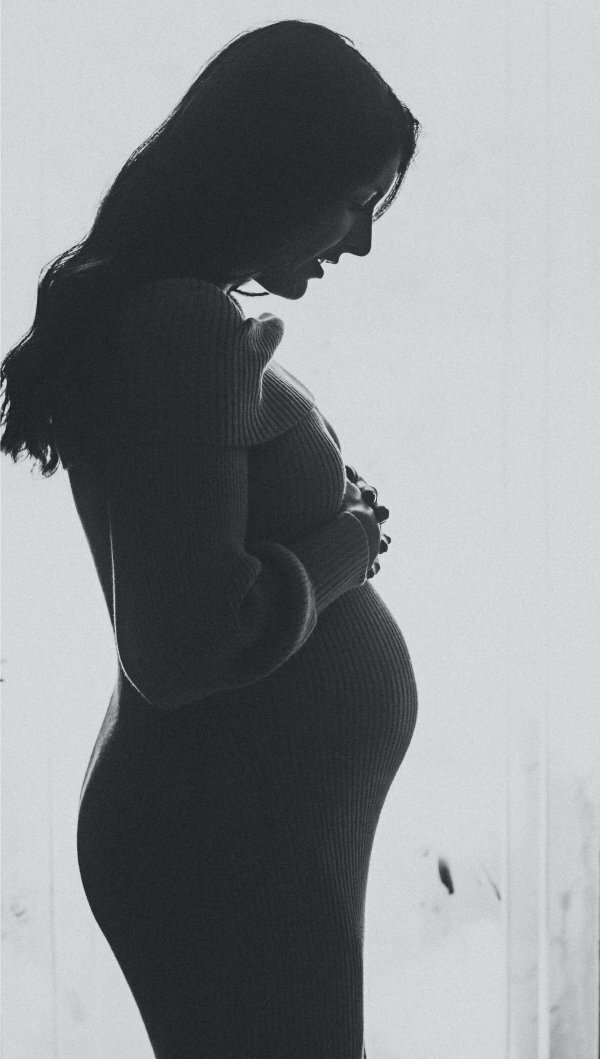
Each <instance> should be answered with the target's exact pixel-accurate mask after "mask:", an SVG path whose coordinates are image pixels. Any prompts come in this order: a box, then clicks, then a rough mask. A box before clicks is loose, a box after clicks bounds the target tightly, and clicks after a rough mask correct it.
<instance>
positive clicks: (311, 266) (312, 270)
mask: <svg viewBox="0 0 600 1059" xmlns="http://www.w3.org/2000/svg"><path fill="white" fill-rule="evenodd" d="M401 161H402V154H398V155H396V156H395V157H394V158H392V159H391V160H390V161H389V162H388V163H387V164H386V165H385V166H384V167H383V169H381V170H380V171H379V172H378V173H376V174H375V175H374V176H373V179H372V180H371V181H368V182H367V183H366V184H361V185H360V186H358V187H356V188H354V190H353V191H351V192H349V193H348V195H347V196H346V197H345V198H344V199H342V200H340V202H339V204H337V205H336V206H334V207H332V208H331V209H329V210H328V211H327V213H326V214H324V215H323V216H322V217H321V218H320V219H319V220H318V221H317V222H316V223H315V224H314V225H312V226H311V227H310V228H309V229H307V230H305V231H304V232H303V233H302V235H299V236H297V237H295V238H294V239H293V240H290V241H289V242H288V244H287V245H286V247H285V248H284V249H282V251H281V253H280V255H278V260H277V262H275V263H273V264H271V265H270V267H269V269H268V271H266V272H259V273H254V274H253V275H252V276H250V277H249V279H254V280H255V281H256V282H257V283H260V285H261V287H264V288H265V290H268V291H269V292H270V293H271V294H278V295H279V296H280V297H282V298H289V299H293V300H296V299H297V298H301V297H302V295H303V294H305V293H306V288H307V286H308V281H309V279H311V278H317V277H319V276H321V275H322V269H321V267H320V265H319V262H318V258H327V259H328V260H330V261H335V262H337V260H338V259H339V258H340V257H341V255H342V254H356V256H357V257H365V255H366V254H368V253H369V251H370V249H371V230H372V226H373V210H374V208H375V206H376V205H377V203H378V202H379V200H380V199H381V198H383V196H384V195H385V194H386V193H387V192H388V191H389V189H390V187H391V185H392V183H393V181H394V178H395V176H396V173H397V171H398V168H399V166H400V162H401ZM235 285H237V284H228V286H227V287H226V288H225V289H226V290H228V289H229V288H230V287H231V286H235Z"/></svg>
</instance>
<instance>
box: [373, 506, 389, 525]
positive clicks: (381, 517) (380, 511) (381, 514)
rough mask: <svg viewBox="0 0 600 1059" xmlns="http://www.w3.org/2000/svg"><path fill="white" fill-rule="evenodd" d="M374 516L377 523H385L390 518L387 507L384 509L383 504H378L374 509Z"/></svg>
mask: <svg viewBox="0 0 600 1059" xmlns="http://www.w3.org/2000/svg"><path fill="white" fill-rule="evenodd" d="M375 516H376V518H377V521H378V522H387V520H388V519H389V517H390V513H389V511H388V509H387V507H385V506H384V505H383V504H379V505H378V506H377V507H376V508H375Z"/></svg>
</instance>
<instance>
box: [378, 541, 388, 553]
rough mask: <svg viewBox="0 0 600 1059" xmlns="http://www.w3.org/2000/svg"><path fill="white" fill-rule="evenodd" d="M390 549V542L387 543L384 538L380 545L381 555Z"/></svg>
mask: <svg viewBox="0 0 600 1059" xmlns="http://www.w3.org/2000/svg"><path fill="white" fill-rule="evenodd" d="M388 547H389V546H388V542H387V541H385V540H383V538H382V539H381V543H380V545H379V551H380V553H381V552H387V550H388Z"/></svg>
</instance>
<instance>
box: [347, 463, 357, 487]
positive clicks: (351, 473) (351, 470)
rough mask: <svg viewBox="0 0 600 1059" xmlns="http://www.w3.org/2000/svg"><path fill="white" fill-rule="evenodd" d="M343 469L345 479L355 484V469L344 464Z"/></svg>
mask: <svg viewBox="0 0 600 1059" xmlns="http://www.w3.org/2000/svg"><path fill="white" fill-rule="evenodd" d="M345 467H346V477H347V478H349V479H350V481H351V482H354V483H355V484H356V482H357V480H358V471H357V470H356V467H353V466H352V464H351V463H347V464H345Z"/></svg>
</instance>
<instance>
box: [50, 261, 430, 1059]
mask: <svg viewBox="0 0 600 1059" xmlns="http://www.w3.org/2000/svg"><path fill="white" fill-rule="evenodd" d="M113 332H114V333H112V336H111V339H112V340H111V346H112V348H113V350H116V351H117V355H116V356H113V357H112V358H111V360H110V366H109V370H108V371H106V375H105V380H104V383H103V384H102V386H99V387H98V391H97V397H98V407H102V408H103V410H104V411H103V416H104V418H103V420H102V429H103V431H104V436H103V445H102V447H101V448H100V450H98V448H97V447H96V448H94V446H93V445H90V446H88V448H89V451H86V445H85V443H81V438H79V439H77V438H76V437H75V435H74V434H70V433H69V424H68V417H66V418H65V419H64V420H63V422H58V421H57V422H56V424H55V426H56V440H57V442H58V445H59V453H60V455H61V460H62V463H63V465H64V466H65V467H66V468H67V469H68V471H69V478H70V483H71V489H72V492H73V497H74V501H75V504H76V507H77V511H78V513H79V517H80V519H81V523H82V526H83V529H84V531H85V534H86V537H87V540H88V543H89V546H90V550H91V553H92V556H93V560H94V563H95V567H96V571H97V573H98V577H99V580H100V584H101V586H102V590H103V594H104V597H105V600H106V605H107V608H108V613H109V616H110V620H111V624H112V628H113V632H114V638H115V645H116V649H117V656H118V665H117V667H116V668H117V679H116V683H115V688H114V691H113V694H112V697H111V699H110V703H109V706H108V711H107V714H106V716H105V719H104V722H103V724H102V728H101V730H100V733H99V735H98V738H97V741H96V744H95V747H94V750H93V753H92V756H91V759H90V762H89V765H88V770H87V773H86V776H85V780H84V783H83V788H82V792H81V802H80V810H79V820H78V833H77V852H78V859H79V868H80V873H81V879H82V882H83V886H84V889H85V893H86V896H87V899H88V901H89V904H90V907H91V910H92V912H93V914H94V917H95V919H96V921H97V923H98V925H99V927H100V929H101V930H102V932H103V933H104V935H105V937H106V939H107V941H108V943H109V944H110V946H111V948H112V950H113V952H114V955H115V957H116V959H117V960H118V962H119V965H120V967H121V969H122V971H123V974H124V976H125V979H126V981H127V983H128V985H129V987H130V989H131V991H132V994H133V996H134V998H135V1001H136V1003H137V1005H138V1007H139V1011H140V1013H141V1017H142V1019H143V1021H144V1024H145V1027H146V1030H147V1032H148V1036H149V1038H150V1041H151V1044H152V1047H153V1049H154V1053H155V1055H156V1056H158V1057H161V1059H192V1057H193V1059H362V1056H363V1054H364V1039H363V935H364V911H365V892H366V884H367V873H368V866H369V858H370V854H371V848H372V843H373V838H374V833H375V829H376V826H377V821H378V818H379V815H380V812H381V809H382V806H383V803H384V800H385V797H386V794H387V792H388V789H389V787H390V784H391V782H392V780H393V779H394V776H395V774H396V772H397V770H398V768H399V766H400V764H401V762H402V759H403V757H404V755H405V753H406V751H407V748H408V746H409V744H410V741H411V738H412V734H413V731H414V727H415V722H416V716H417V691H416V686H415V679H414V674H413V669H412V666H411V662H410V658H409V654H408V651H407V648H406V644H405V642H404V639H403V636H402V633H401V631H400V629H399V627H398V625H397V624H396V621H395V620H394V618H393V616H392V614H391V613H390V611H389V609H388V608H387V606H386V604H385V603H384V601H383V600H382V598H381V597H380V596H379V594H378V592H377V590H376V588H375V587H374V585H373V582H372V581H371V580H367V579H366V573H367V568H368V564H369V551H368V545H367V539H366V535H365V532H364V530H363V527H362V525H361V523H360V521H359V520H358V519H357V518H356V517H355V516H354V515H353V514H352V513H350V512H347V511H341V510H340V509H341V506H342V498H343V494H344V488H345V471H344V459H343V456H342V454H341V452H340V447H339V442H338V439H337V436H336V434H335V432H334V430H333V428H332V427H331V426H330V425H329V424H328V422H327V421H326V420H325V419H324V417H323V415H322V414H321V412H320V411H319V409H318V408H317V406H316V403H315V398H314V396H313V394H312V393H311V392H310V391H309V390H308V389H307V388H306V387H305V386H303V385H302V384H301V383H300V382H299V381H298V380H297V379H296V378H294V376H293V375H291V374H290V373H289V372H288V371H286V369H285V368H284V367H283V366H282V365H281V364H280V363H278V361H276V360H275V359H273V354H274V353H275V350H276V348H277V346H278V345H279V343H280V341H281V338H282V335H283V323H282V321H281V320H280V319H279V318H278V317H275V316H273V315H272V314H270V313H263V314H262V315H261V316H260V317H259V318H258V319H254V318H248V319H246V318H245V317H244V315H243V313H242V311H241V309H240V308H239V306H238V305H237V303H236V302H235V301H234V299H233V298H231V297H230V296H229V295H227V294H225V293H224V292H223V291H222V290H220V289H219V288H218V287H216V286H214V285H213V284H210V283H206V282H204V281H202V280H198V279H196V278H169V279H166V280H161V281H153V282H150V283H145V284H143V285H141V286H139V287H137V288H136V289H135V290H134V291H133V292H130V293H129V294H128V295H127V297H126V299H125V301H124V304H123V306H122V307H121V309H120V310H119V312H118V314H117V316H116V321H115V324H114V327H113ZM108 361H109V358H108V357H107V363H108ZM390 561H393V558H392V559H390ZM132 1059H133V1057H132Z"/></svg>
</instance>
